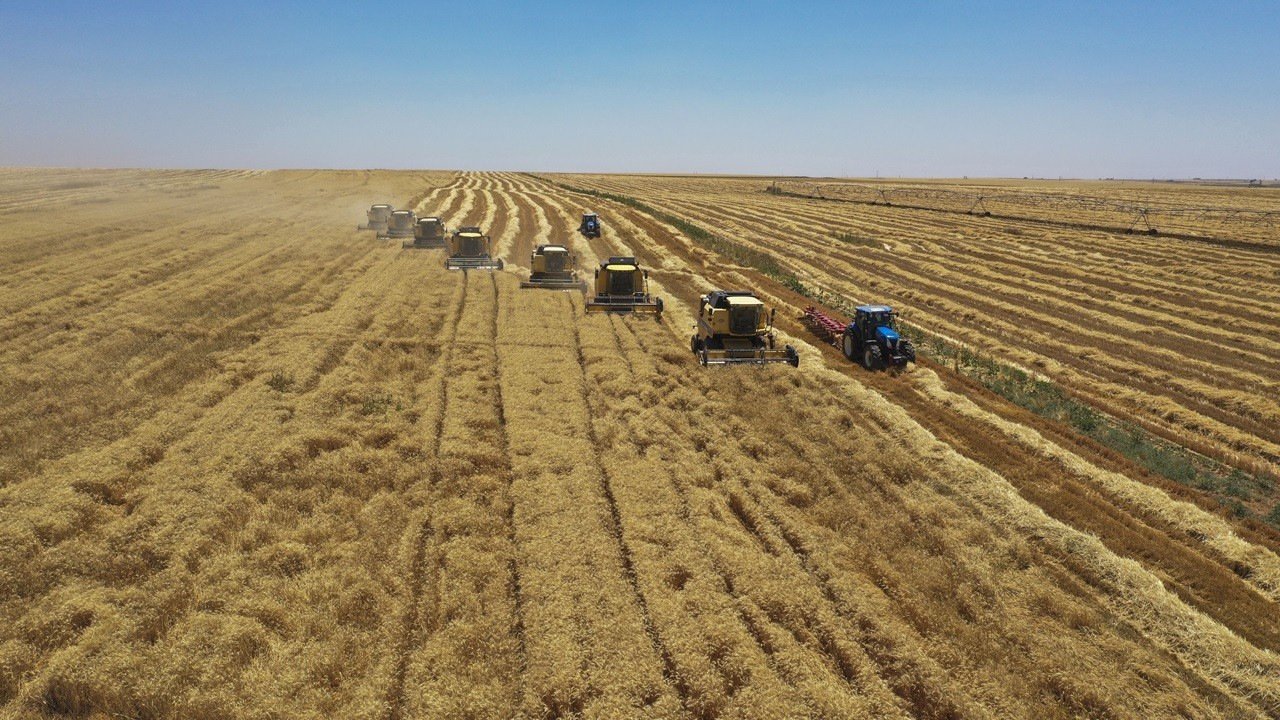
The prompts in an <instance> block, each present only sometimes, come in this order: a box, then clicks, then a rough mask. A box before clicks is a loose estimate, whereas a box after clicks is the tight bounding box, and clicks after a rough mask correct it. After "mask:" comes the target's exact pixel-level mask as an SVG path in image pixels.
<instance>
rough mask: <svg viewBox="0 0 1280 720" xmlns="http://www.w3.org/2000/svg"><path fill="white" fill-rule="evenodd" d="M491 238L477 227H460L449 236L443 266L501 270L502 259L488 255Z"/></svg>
mask: <svg viewBox="0 0 1280 720" xmlns="http://www.w3.org/2000/svg"><path fill="white" fill-rule="evenodd" d="M491 243H492V240H491V239H490V237H489V236H488V235H485V234H484V233H482V232H480V228H478V227H460V228H458V229H457V230H454V231H453V235H451V236H449V243H448V245H449V257H447V258H445V261H444V266H445V267H446V268H448V269H450V270H501V269H502V259H501V258H494V257H493V256H492V255H490V248H489V246H490V244H491Z"/></svg>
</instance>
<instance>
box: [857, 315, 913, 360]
mask: <svg viewBox="0 0 1280 720" xmlns="http://www.w3.org/2000/svg"><path fill="white" fill-rule="evenodd" d="M896 317H897V313H895V312H894V311H893V308H891V307H889V306H888V305H860V306H858V308H857V310H856V311H855V313H854V316H853V322H851V323H849V326H848V327H846V328H845V329H844V335H843V336H842V337H841V338H840V342H841V348H842V349H843V350H844V356H845V357H847V358H849V359H850V360H852V361H854V362H861V363H862V366H863V367H865V368H866V369H868V370H878V369H880V368H883V367H890V368H902V367H906V364H907V363H909V362H915V361H916V349H915V348H914V347H912V345H911V341H910V340H908V339H906V338H904V337H902V336H900V335H898V328H897V322H896Z"/></svg>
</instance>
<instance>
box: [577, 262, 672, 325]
mask: <svg viewBox="0 0 1280 720" xmlns="http://www.w3.org/2000/svg"><path fill="white" fill-rule="evenodd" d="M587 312H589V313H593V312H611V313H633V312H639V313H653V314H654V316H655V317H656V318H657V319H658V320H661V319H662V298H655V297H653V296H652V295H650V294H649V271H648V270H641V269H640V265H639V263H637V262H636V259H635V258H633V257H611V258H609V259H608V260H606V261H604V262H602V263H600V267H599V268H597V269H596V294H595V296H594V297H592V298H591V299H589V300H587Z"/></svg>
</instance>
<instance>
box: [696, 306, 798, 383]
mask: <svg viewBox="0 0 1280 720" xmlns="http://www.w3.org/2000/svg"><path fill="white" fill-rule="evenodd" d="M775 312H776V310H770V311H768V312H766V311H765V307H764V303H763V302H761V300H760V298H758V297H756V296H755V294H754V293H752V292H750V291H747V290H716V291H714V292H710V293H707V294H706V295H704V296H703V297H702V302H701V303H700V305H699V307H698V331H697V332H696V333H694V335H693V340H692V341H691V342H690V344H691V347H692V349H693V354H694V355H696V356H698V359H699V360H700V361H702V364H703V365H735V364H739V363H749V364H755V365H763V364H766V363H776V362H785V363H790V364H791V366H792V367H799V366H800V355H799V354H798V353H796V349H795V348H794V347H792V346H790V345H784V346H783V347H781V348H779V347H776V346H775V340H774V335H773V315H774V313H775Z"/></svg>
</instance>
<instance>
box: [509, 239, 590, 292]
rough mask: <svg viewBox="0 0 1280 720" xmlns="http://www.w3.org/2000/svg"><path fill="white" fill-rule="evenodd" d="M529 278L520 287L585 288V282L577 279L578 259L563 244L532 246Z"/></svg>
mask: <svg viewBox="0 0 1280 720" xmlns="http://www.w3.org/2000/svg"><path fill="white" fill-rule="evenodd" d="M529 269H530V270H529V279H528V280H525V281H523V282H521V283H520V287H522V288H552V289H556V288H559V289H566V290H586V289H587V283H586V282H585V281H583V280H579V279H578V259H577V257H576V256H574V254H573V253H571V252H569V248H567V247H565V246H564V245H555V244H550V243H548V244H545V245H539V246H538V247H536V248H534V251H533V255H532V256H530V258H529Z"/></svg>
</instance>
